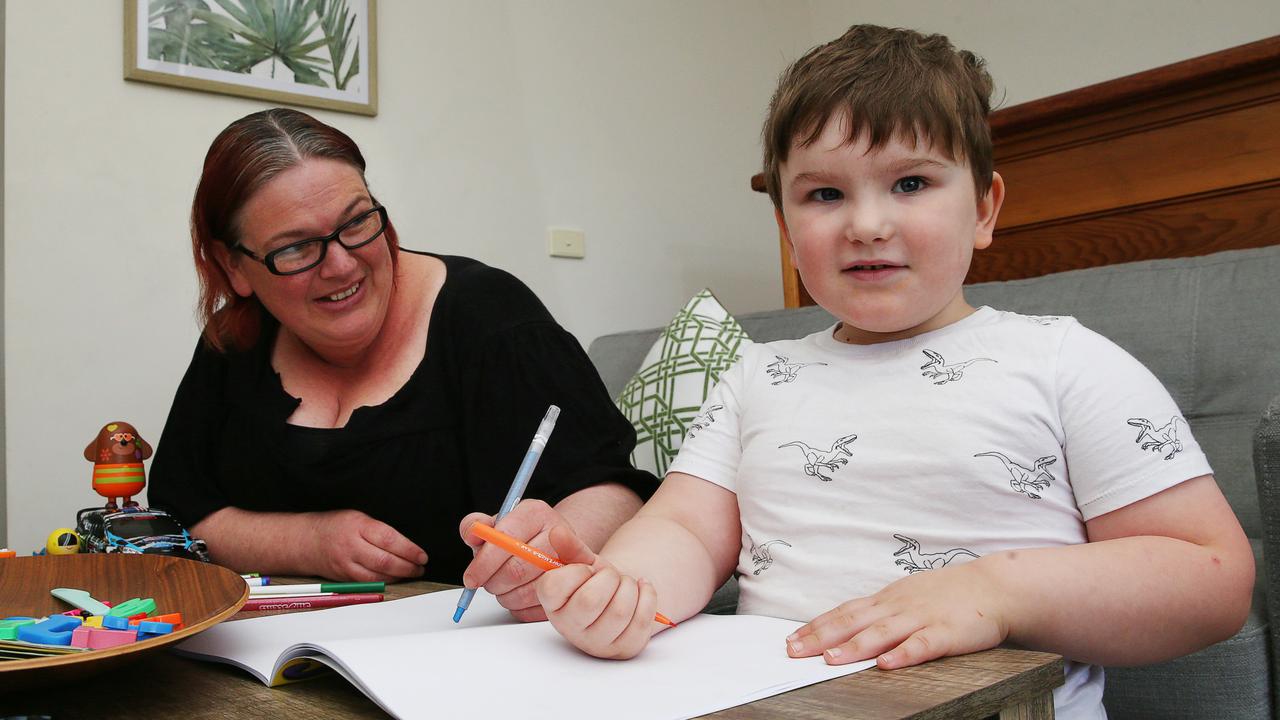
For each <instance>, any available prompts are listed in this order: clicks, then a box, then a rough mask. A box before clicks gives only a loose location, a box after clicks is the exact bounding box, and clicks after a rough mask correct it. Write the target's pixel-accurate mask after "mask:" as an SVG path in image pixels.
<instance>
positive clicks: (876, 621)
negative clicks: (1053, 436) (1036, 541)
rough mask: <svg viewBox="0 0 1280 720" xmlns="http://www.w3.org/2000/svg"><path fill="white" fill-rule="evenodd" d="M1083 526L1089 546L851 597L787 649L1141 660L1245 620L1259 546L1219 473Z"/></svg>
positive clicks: (1223, 632)
mask: <svg viewBox="0 0 1280 720" xmlns="http://www.w3.org/2000/svg"><path fill="white" fill-rule="evenodd" d="M1086 525H1087V528H1088V532H1089V539H1090V542H1088V543H1085V544H1082V545H1071V546H1066V547H1055V548H1036V549H1026V550H1009V551H1004V552H999V553H993V554H991V555H987V556H985V557H983V558H980V559H978V560H975V561H973V562H970V563H967V564H964V565H958V566H954V567H947V568H942V569H939V570H931V571H929V572H925V573H918V574H916V575H912V576H909V577H906V578H903V579H902V580H899V581H897V582H894V583H892V584H890V585H889V586H888V587H886V588H885V589H884V590H882V591H880V592H879V593H876V594H875V595H873V596H871V597H867V598H857V599H854V600H851V601H849V602H847V603H844V604H842V605H841V606H840V607H838V608H836V609H834V610H832V611H830V612H827V613H824V614H823V615H821V616H819V617H818V618H815V619H814V620H813V621H812V622H810V623H809V624H808V625H806V626H805V627H803V628H801V629H800V630H799V631H797V633H796V634H795V635H793V636H791V637H789V638H788V652H790V654H792V655H793V656H797V657H800V656H808V655H816V654H818V653H821V652H824V651H825V653H826V657H827V660H828V662H831V663H845V662H852V661H855V660H863V659H867V658H872V657H875V658H877V662H878V664H879V665H880V666H881V667H882V668H886V669H889V668H896V667H903V666H906V665H915V664H917V663H921V662H925V661H926V660H931V659H933V658H937V657H943V656H947V655H958V654H961V653H966V652H974V651H976V650H983V649H986V648H989V647H993V646H995V645H998V644H999V643H1001V642H1003V641H1005V640H1006V639H1008V640H1011V641H1013V642H1015V643H1018V644H1020V645H1023V646H1026V647H1030V648H1035V649H1041V650H1049V651H1053V652H1057V653H1061V654H1063V655H1065V656H1067V657H1069V658H1071V659H1073V660H1081V661H1084V662H1091V663H1098V664H1104V665H1131V664H1141V663H1151V662H1159V661H1162V660H1168V659H1170V658H1173V657H1177V656H1179V655H1182V654H1185V653H1188V652H1192V651H1194V650H1197V649H1199V648H1202V647H1204V646H1206V645H1209V644H1211V643H1213V642H1217V641H1219V640H1223V639H1225V638H1228V637H1230V636H1231V635H1232V634H1233V633H1234V632H1236V631H1237V630H1239V629H1240V626H1241V625H1242V624H1243V623H1244V619H1245V617H1246V615H1247V614H1248V612H1249V603H1250V599H1251V594H1252V590H1253V576H1254V567H1253V553H1252V551H1251V550H1250V548H1249V542H1248V540H1247V539H1246V538H1245V535H1244V532H1243V531H1242V530H1241V529H1240V524H1239V522H1238V521H1237V520H1236V518H1235V515H1234V514H1233V513H1232V512H1231V508H1230V507H1229V506H1228V505H1227V502H1226V499H1225V498H1223V497H1222V493H1221V492H1220V491H1219V490H1218V486H1217V484H1216V483H1215V482H1214V479H1213V477H1212V476H1211V475H1205V476H1202V477H1198V478H1195V479H1192V480H1188V481H1186V482H1183V483H1181V484H1179V485H1176V486H1174V487H1171V488H1169V489H1167V490H1164V491H1163V492H1160V493H1157V494H1155V495H1153V496H1151V497H1148V498H1146V499H1144V500H1140V501H1138V502H1135V503H1133V504H1131V505H1128V506H1126V507H1123V508H1120V509H1118V510H1115V511H1113V512H1110V513H1107V514H1105V515H1101V516H1099V517H1097V518H1094V519H1093V520H1090V521H1088V523H1087V524H1086Z"/></svg>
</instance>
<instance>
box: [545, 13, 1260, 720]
mask: <svg viewBox="0 0 1280 720" xmlns="http://www.w3.org/2000/svg"><path fill="white" fill-rule="evenodd" d="M991 85H992V83H991V79H990V77H989V76H988V74H987V73H986V71H985V69H984V68H983V63H982V61H981V60H980V59H978V58H977V57H975V56H974V55H973V54H972V53H968V52H957V51H956V50H955V49H954V48H953V47H952V46H951V44H950V43H949V41H948V40H947V39H946V38H944V37H942V36H938V35H932V36H923V35H920V34H918V33H915V32H912V31H908V30H890V29H886V28H880V27H873V26H855V27H853V28H851V29H850V30H849V31H848V32H847V33H845V35H844V36H843V37H841V38H839V39H838V40H835V41H833V42H831V43H828V44H827V45H824V46H821V47H818V48H816V49H814V50H812V51H811V52H809V53H808V54H807V55H806V56H804V57H803V58H801V59H800V60H799V61H798V62H796V63H795V64H794V65H793V66H792V67H791V68H790V69H789V70H788V71H787V72H786V73H785V74H784V75H783V77H782V80H781V83H780V85H779V87H778V89H777V92H776V94H775V95H774V97H773V101H772V104H771V106H770V112H769V118H768V120H767V122H766V124H765V130H764V145H765V151H764V153H765V154H764V163H765V171H766V177H767V178H768V186H769V191H770V195H771V196H772V197H773V201H774V204H775V206H776V209H777V212H778V217H779V221H780V222H782V223H783V227H784V229H785V231H786V232H787V233H788V236H789V239H790V243H791V250H792V253H793V256H794V258H795V262H796V267H797V268H798V269H799V271H800V275H801V277H802V278H803V279H804V283H805V287H806V288H808V290H809V292H810V294H811V295H812V296H813V298H814V300H816V301H817V303H818V304H819V305H821V306H822V307H824V308H826V309H827V310H828V311H830V312H831V313H832V314H833V315H835V316H836V318H837V319H838V320H839V322H838V323H837V324H836V325H835V326H834V327H832V328H830V329H828V330H825V331H823V332H820V333H817V334H815V335H811V336H809V337H807V338H803V339H801V340H794V341H780V342H774V343H768V344H760V345H756V346H754V347H752V348H750V349H749V350H748V351H747V352H746V354H745V355H744V356H743V358H742V360H741V361H740V362H739V363H738V364H737V365H735V366H734V367H733V368H732V369H731V370H729V371H728V372H727V373H725V375H724V376H723V377H722V378H721V380H720V384H719V385H718V386H717V388H716V389H715V391H714V392H713V394H712V396H711V397H710V398H709V399H708V400H707V403H706V405H705V406H704V408H703V410H704V416H705V417H706V427H704V428H703V429H701V430H699V431H698V432H696V433H691V436H690V437H689V438H687V439H686V441H685V444H684V447H683V448H682V450H681V452H680V456H679V458H678V459H677V460H676V462H675V464H674V465H672V467H671V472H670V473H669V474H668V475H667V477H666V480H665V481H664V482H663V484H662V486H661V488H660V489H659V491H658V493H657V494H656V495H655V496H654V497H653V499H652V500H650V501H649V503H648V504H647V505H646V506H645V507H644V509H643V510H641V511H640V513H639V514H638V515H636V516H635V518H634V519H632V520H631V521H630V522H628V523H627V524H625V525H624V526H622V527H621V528H620V529H619V530H618V531H617V533H616V534H615V535H614V536H613V538H612V539H611V540H610V541H609V543H608V544H607V545H606V546H605V547H604V549H603V550H602V551H601V552H600V554H599V556H596V555H594V554H593V553H591V551H590V550H588V549H587V548H586V547H585V546H584V545H582V544H581V543H580V542H578V541H577V539H576V538H575V537H574V536H573V534H572V533H571V532H570V531H569V530H568V529H566V528H557V529H555V530H553V531H552V535H551V542H552V544H553V545H554V547H555V549H556V551H557V552H558V553H559V554H560V557H561V558H562V559H563V560H565V561H566V562H569V563H573V564H570V565H568V566H566V567H564V568H562V569H559V570H554V571H552V572H549V573H547V574H545V575H544V576H542V577H541V578H540V579H539V580H538V581H537V585H536V588H537V592H538V597H539V599H540V601H541V602H542V605H543V608H544V609H545V611H546V613H547V615H548V617H549V618H550V620H551V622H552V623H553V624H554V625H555V627H556V628H557V629H558V630H559V631H560V632H561V633H562V634H563V635H564V636H565V637H566V638H568V639H569V640H570V641H571V642H573V643H574V644H575V645H577V646H578V647H579V648H581V649H582V650H584V651H586V652H588V653H590V654H592V655H597V656H600V657H609V658H628V657H631V656H634V655H636V654H637V653H639V652H640V651H641V650H642V649H643V648H644V646H645V644H646V643H647V642H648V641H649V638H650V636H651V635H652V634H653V633H655V632H657V631H659V630H661V629H662V626H659V625H657V624H655V623H654V622H653V621H652V618H653V615H654V612H655V611H657V610H661V611H662V612H663V613H665V614H666V615H668V616H670V617H671V618H672V619H674V620H676V621H677V622H678V621H680V620H683V619H685V618H688V617H690V616H691V615H693V614H694V613H696V612H698V611H699V610H700V609H701V608H702V607H703V605H704V604H705V603H706V602H707V600H708V598H710V597H711V594H712V592H713V591H714V590H715V589H716V588H717V587H719V586H720V585H721V583H723V582H724V581H725V580H726V579H727V578H728V577H729V576H730V575H731V574H734V573H736V574H737V575H738V577H739V578H740V588H741V599H740V602H739V611H740V612H743V613H754V614H764V615H774V616H781V617H787V618H792V619H796V620H801V621H807V622H808V624H807V625H805V626H804V627H802V628H801V629H800V630H799V631H798V632H796V633H795V634H793V635H791V636H790V637H787V638H785V639H784V638H778V640H779V643H780V644H781V643H783V642H784V641H785V647H786V651H787V652H788V653H789V654H791V655H792V656H794V657H806V656H813V655H817V654H819V653H821V654H823V656H824V657H825V659H826V661H827V662H829V663H833V664H834V663H846V662H852V661H855V660H862V659H866V658H875V659H876V661H877V664H878V665H879V666H880V667H882V668H886V669H889V668H899V667H903V666H906V665H913V664H917V663H921V662H924V661H926V660H930V659H932V658H936V657H940V656H945V655H956V654H961V653H967V652H973V651H977V650H982V649H985V648H990V647H993V646H996V645H999V644H1001V643H1005V642H1010V643H1016V644H1018V645H1021V646H1025V647H1030V648H1036V649H1043V650H1048V651H1053V652H1057V653H1061V654H1062V655H1064V656H1066V657H1067V658H1069V659H1071V660H1072V661H1074V662H1071V663H1069V665H1068V672H1067V678H1066V683H1065V685H1064V686H1062V687H1061V688H1059V690H1058V691H1057V692H1056V693H1055V704H1056V706H1057V710H1058V717H1060V718H1094V717H1105V711H1104V710H1103V709H1102V705H1101V698H1102V672H1101V670H1100V668H1098V667H1097V665H1095V664H1136V663H1150V662H1156V661H1161V660H1166V659H1169V658H1172V657H1175V656H1178V655H1182V654H1185V653H1188V652H1191V651H1194V650H1196V649H1198V648H1201V647H1204V646H1206V645H1209V644H1211V643H1213V642H1216V641H1218V640H1221V639H1223V638H1226V637H1229V636H1231V635H1232V634H1233V633H1234V632H1235V631H1236V630H1238V629H1239V628H1240V626H1241V624H1242V623H1243V621H1244V618H1245V616H1246V614H1247V612H1248V609H1249V601H1250V593H1251V591H1252V588H1253V573H1254V568H1253V559H1252V555H1251V553H1250V550H1249V545H1248V543H1247V541H1246V539H1245V537H1244V534H1243V532H1242V531H1241V529H1240V526H1239V524H1238V522H1237V521H1236V519H1235V516H1234V515H1233V514H1232V512H1231V510H1230V508H1229V507H1228V505H1227V503H1226V501H1225V500H1224V499H1223V497H1222V495H1221V493H1220V492H1219V490H1218V487H1217V485H1216V483H1215V482H1214V479H1213V476H1212V475H1211V474H1210V473H1211V470H1210V468H1209V466H1208V464H1207V462H1206V461H1205V458H1204V455H1203V454H1202V453H1201V451H1200V448H1199V446H1198V445H1197V444H1196V442H1195V440H1194V439H1193V438H1192V437H1191V436H1190V433H1189V432H1188V431H1187V430H1186V425H1185V421H1184V420H1183V419H1182V418H1181V417H1180V415H1179V411H1178V408H1177V407H1176V406H1175V404H1174V402H1173V400H1172V399H1171V398H1170V397H1169V394H1168V393H1167V392H1166V391H1165V390H1164V388H1163V387H1162V386H1161V385H1160V383H1159V382H1158V381H1157V380H1156V379H1155V377H1154V376H1152V375H1151V373H1150V372H1148V371H1147V370H1146V368H1144V367H1143V366H1142V365H1141V364H1139V363H1138V362H1137V361H1136V360H1134V359H1133V358H1132V357H1130V356H1129V355H1128V354H1126V353H1125V352H1124V351H1123V350H1121V349H1119V348H1118V347H1117V346H1115V345H1114V344H1112V343H1110V342H1109V341H1107V340H1105V339H1103V338H1102V337H1101V336H1099V335H1097V334H1095V333H1093V332H1091V331H1089V330H1087V329H1085V328H1083V327H1081V326H1080V325H1079V324H1078V323H1077V322H1076V321H1075V320H1074V319H1072V318H1067V317H1028V316H1023V315H1017V314H1014V313H1009V312H1001V311H998V310H994V309H991V308H987V307H983V308H979V309H976V310H975V309H974V308H972V307H970V306H969V305H968V304H967V303H966V302H965V299H964V295H963V292H962V287H961V284H962V282H963V280H964V278H965V274H966V273H967V271H968V269H969V263H970V259H971V257H972V253H973V251H974V250H975V249H982V248H984V247H986V246H987V245H989V244H990V243H991V239H992V230H993V228H994V227H995V224H996V216H997V214H998V212H999V210H1000V205H1001V201H1002V200H1003V199H1004V184H1003V181H1002V180H1001V178H1000V176H999V175H998V174H996V173H994V172H993V171H992V152H991V140H990V133H989V130H988V127H987V125H986V115H987V113H988V110H989V105H988V98H989V95H990V92H991ZM1165 425H1176V426H1177V428H1178V431H1177V433H1176V434H1168V433H1161V432H1160V431H1159V428H1161V427H1162V426H1165ZM1135 438H1136V439H1135ZM676 632H679V630H677V631H676Z"/></svg>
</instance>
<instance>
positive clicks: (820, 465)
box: [778, 434, 858, 482]
mask: <svg viewBox="0 0 1280 720" xmlns="http://www.w3.org/2000/svg"><path fill="white" fill-rule="evenodd" d="M857 439H858V436H857V435H853V434H849V435H845V436H843V437H839V438H836V441H835V442H833V443H831V448H830V449H827V450H822V449H821V448H815V447H809V446H808V445H806V444H805V443H802V442H800V441H799V440H793V441H791V442H789V443H783V444H781V445H779V446H778V448H779V449H782V448H785V447H795V448H799V449H800V452H802V453H804V474H805V475H808V476H809V477H816V478H818V479H819V480H821V481H823V482H831V478H830V477H828V476H826V475H823V474H822V471H823V470H827V471H829V472H835V471H836V470H839V469H840V468H841V467H843V466H845V465H848V464H849V458H851V457H853V453H852V452H851V451H850V450H849V445H850V444H852V443H853V441H854V440H857Z"/></svg>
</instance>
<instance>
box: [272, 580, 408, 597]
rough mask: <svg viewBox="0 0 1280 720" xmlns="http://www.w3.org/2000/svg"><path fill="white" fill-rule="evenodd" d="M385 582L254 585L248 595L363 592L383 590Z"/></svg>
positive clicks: (385, 586)
mask: <svg viewBox="0 0 1280 720" xmlns="http://www.w3.org/2000/svg"><path fill="white" fill-rule="evenodd" d="M386 589H387V584H386V583H384V582H336V583H308V584H303V585H256V586H251V587H250V588H249V595H250V596H252V597H258V596H264V595H304V594H307V593H311V594H313V595H314V594H316V593H329V592H334V593H364V592H375V593H380V592H384V591H385V590H386Z"/></svg>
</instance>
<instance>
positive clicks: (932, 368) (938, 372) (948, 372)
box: [920, 348, 998, 385]
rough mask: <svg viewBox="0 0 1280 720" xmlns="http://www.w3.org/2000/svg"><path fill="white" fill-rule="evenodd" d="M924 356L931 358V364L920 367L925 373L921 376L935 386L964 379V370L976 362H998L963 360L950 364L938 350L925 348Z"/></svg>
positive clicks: (973, 359) (981, 359) (984, 359)
mask: <svg viewBox="0 0 1280 720" xmlns="http://www.w3.org/2000/svg"><path fill="white" fill-rule="evenodd" d="M922 352H924V356H925V357H927V358H929V362H927V363H925V364H923V365H921V366H920V369H921V370H923V371H924V372H921V373H920V374H921V375H923V376H924V377H926V378H929V379H930V380H932V381H933V384H934V385H946V384H947V383H949V382H955V381H956V380H959V379H960V378H962V377H964V369H965V368H967V367H969V366H970V365H972V364H974V363H976V362H992V363H993V362H998V361H996V360H992V359H991V358H984V357H980V358H972V359H970V360H961V361H960V362H955V363H948V362H947V361H946V360H945V359H944V358H943V357H942V353H939V352H938V351H936V350H930V349H928V348H925V349H924V350H923V351H922Z"/></svg>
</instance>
